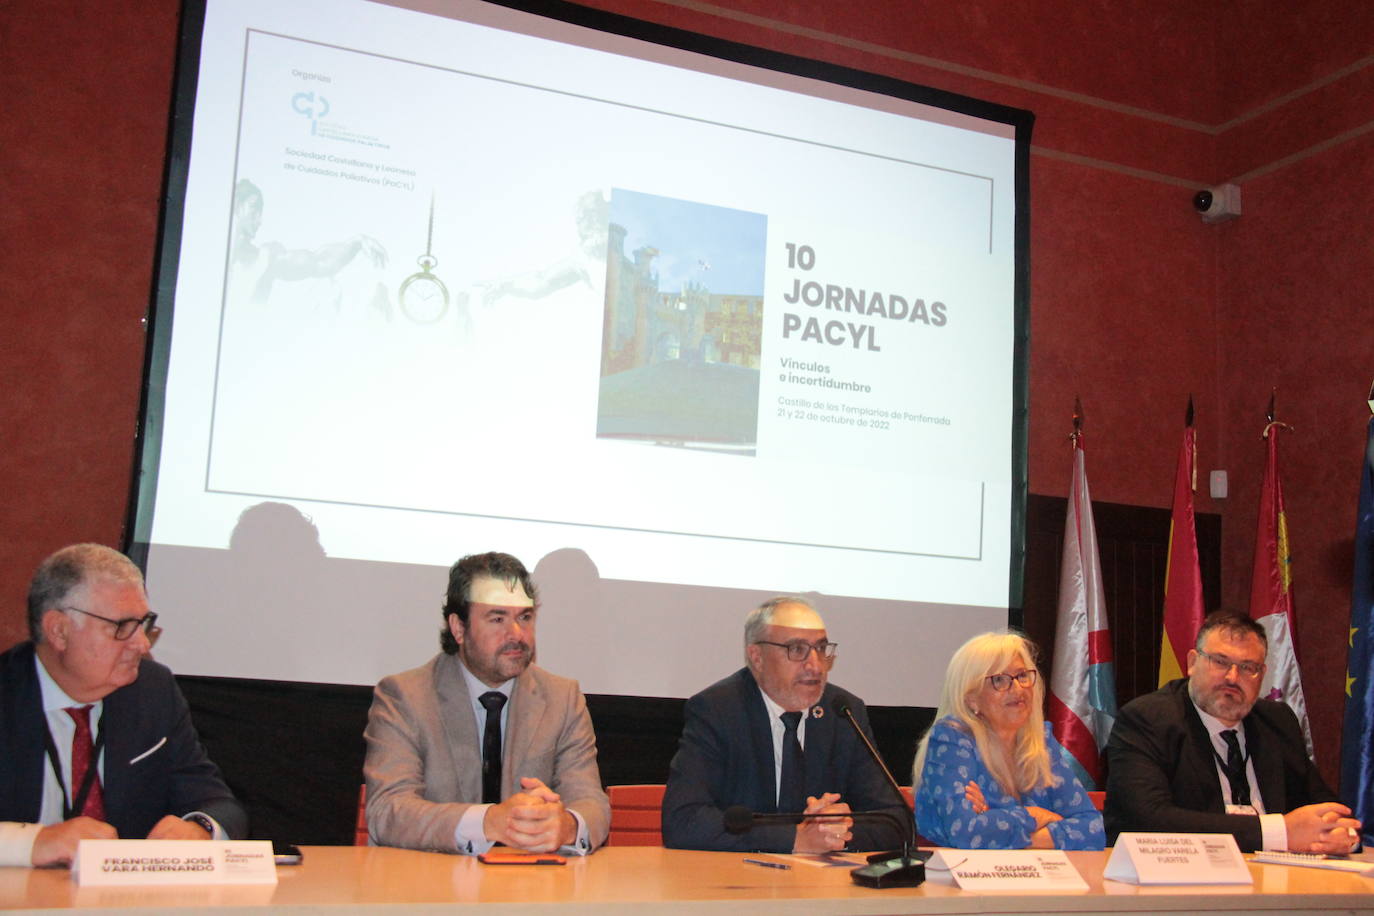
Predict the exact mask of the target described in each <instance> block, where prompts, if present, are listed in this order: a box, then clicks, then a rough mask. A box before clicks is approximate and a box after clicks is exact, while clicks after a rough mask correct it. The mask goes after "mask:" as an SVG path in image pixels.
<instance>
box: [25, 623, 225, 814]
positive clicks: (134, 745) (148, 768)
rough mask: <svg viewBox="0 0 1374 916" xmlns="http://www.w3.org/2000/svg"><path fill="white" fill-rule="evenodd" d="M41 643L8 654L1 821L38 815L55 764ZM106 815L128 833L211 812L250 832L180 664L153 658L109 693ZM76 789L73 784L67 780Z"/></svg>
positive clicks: (104, 726)
mask: <svg viewBox="0 0 1374 916" xmlns="http://www.w3.org/2000/svg"><path fill="white" fill-rule="evenodd" d="M35 664H37V661H36V659H35V657H34V646H33V643H31V642H25V643H20V644H19V645H17V646H15V647H13V648H12V649H10V650H9V651H7V652H5V653H4V654H3V655H0V761H3V765H0V821H21V822H24V823H30V824H32V823H36V822H37V821H38V817H39V808H40V807H41V805H42V801H43V779H44V769H45V768H46V767H48V766H50V764H49V763H48V757H47V754H46V753H45V751H44V741H43V734H44V732H45V731H46V729H47V719H46V717H45V716H44V714H43V697H42V694H41V692H40V690H39V686H38V674H37V672H36V670H35V668H34V665H35ZM100 730H101V732H102V733H103V734H104V736H105V748H104V751H103V753H104V761H105V769H104V779H103V782H102V784H101V786H102V789H103V791H104V796H105V819H106V821H107V822H109V824H110V825H111V826H113V827H114V828H115V829H116V830H117V831H119V835H120V837H122V838H124V839H143V838H144V837H146V836H147V835H148V831H150V830H152V829H153V825H155V824H156V823H157V822H158V821H159V820H161V819H162V818H163V817H165V816H166V815H169V814H172V815H176V816H177V817H180V816H182V815H184V814H187V813H189V812H191V811H203V812H204V813H206V814H208V815H210V816H211V817H213V818H214V819H215V820H216V821H218V822H219V824H220V826H221V827H223V828H224V830H225V832H226V833H228V834H229V836H231V837H233V838H235V839H239V838H242V837H243V836H245V835H246V834H247V832H248V815H247V814H246V813H245V812H244V810H243V806H242V805H240V804H239V803H238V801H237V800H235V798H234V795H233V793H232V792H230V791H229V787H228V786H226V785H225V784H224V780H223V779H222V778H221V777H220V773H219V769H218V768H217V767H216V766H215V765H214V764H213V763H212V762H210V759H209V758H208V757H206V755H205V749H204V748H203V747H201V745H200V739H199V737H197V735H196V731H195V728H194V727H193V726H192V725H191V712H190V710H189V709H188V708H187V706H186V699H185V698H184V697H183V696H182V695H181V690H180V688H178V687H177V684H176V680H175V679H174V678H173V677H172V672H171V671H169V670H168V669H167V668H166V667H165V666H163V665H159V664H158V663H157V662H155V661H153V660H151V659H148V658H145V659H144V660H143V662H142V664H140V666H139V670H138V678H137V679H136V680H135V681H134V682H133V683H132V684H129V685H127V686H125V687H121V688H119V689H118V690H116V691H115V692H114V693H111V694H110V695H109V696H107V697H105V700H104V709H103V712H101V715H100ZM69 788H70V787H69Z"/></svg>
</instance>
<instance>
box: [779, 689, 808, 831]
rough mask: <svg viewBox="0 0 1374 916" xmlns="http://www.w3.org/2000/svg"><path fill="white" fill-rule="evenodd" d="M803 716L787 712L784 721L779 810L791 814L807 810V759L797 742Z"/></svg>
mask: <svg viewBox="0 0 1374 916" xmlns="http://www.w3.org/2000/svg"><path fill="white" fill-rule="evenodd" d="M801 717H802V714H801V713H799V712H785V713H783V714H782V715H781V716H779V717H778V718H780V719H782V726H783V735H782V780H781V783H780V784H779V786H778V810H779V811H781V812H783V813H785V814H791V813H794V812H800V811H804V810H805V809H806V758H805V757H804V756H803V754H802V746H801V742H800V741H798V740H797V726H798V725H800V724H801Z"/></svg>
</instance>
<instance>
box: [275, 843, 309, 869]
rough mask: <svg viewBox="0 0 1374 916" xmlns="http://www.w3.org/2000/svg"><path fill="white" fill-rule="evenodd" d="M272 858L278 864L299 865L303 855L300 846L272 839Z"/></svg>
mask: <svg viewBox="0 0 1374 916" xmlns="http://www.w3.org/2000/svg"><path fill="white" fill-rule="evenodd" d="M272 858H273V859H275V860H276V863H277V864H278V865H300V864H301V859H303V858H304V856H303V855H302V854H301V848H300V847H299V846H297V845H295V844H294V843H283V842H282V841H281V840H273V841H272Z"/></svg>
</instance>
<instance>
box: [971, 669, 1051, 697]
mask: <svg viewBox="0 0 1374 916" xmlns="http://www.w3.org/2000/svg"><path fill="white" fill-rule="evenodd" d="M1039 675H1040V672H1039V671H1036V670H1035V669H1034V668H1027V669H1026V670H1025V671H1020V672H1018V673H1016V674H989V675H988V676H987V677H986V678H984V680H985V681H987V682H988V683H989V684H991V685H992V689H993V690H996V691H997V692H998V693H1005V692H1006V691H1008V690H1010V689H1011V682H1012V681H1015V682H1016V683H1017V684H1018V685H1020V686H1022V687H1027V688H1029V687H1034V686H1035V679H1036V678H1037V677H1038V676H1039Z"/></svg>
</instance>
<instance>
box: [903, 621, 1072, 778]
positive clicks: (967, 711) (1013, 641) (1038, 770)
mask: <svg viewBox="0 0 1374 916" xmlns="http://www.w3.org/2000/svg"><path fill="white" fill-rule="evenodd" d="M1038 655H1039V653H1038V652H1037V651H1036V648H1035V644H1034V643H1032V642H1031V641H1030V640H1029V639H1027V638H1026V637H1024V636H1022V635H1021V634H1020V633H983V634H981V635H979V636H975V637H973V638H972V639H970V640H969V641H968V642H966V643H964V644H963V645H962V646H960V647H959V649H958V651H956V652H955V653H954V657H953V658H951V659H950V660H949V667H948V668H947V669H946V670H945V686H944V689H943V690H942V691H941V693H940V706H939V708H938V709H937V710H936V711H935V722H939V721H940V720H941V719H944V718H946V717H949V718H952V719H953V720H954V722H955V724H956V725H958V726H959V727H960V728H962V729H963V730H964V731H965V732H967V733H968V734H969V735H970V736H972V738H973V741H974V744H976V745H977V746H978V755H979V756H980V757H982V758H983V765H984V766H986V767H987V768H988V771H989V772H991V773H992V775H993V778H994V779H996V780H997V782H998V783H999V784H1001V786H1002V788H1003V789H1005V790H1006V792H1007V794H1009V795H1011V796H1013V797H1015V798H1020V797H1021V794H1022V793H1023V792H1028V791H1030V790H1031V789H1034V788H1038V787H1040V786H1052V785H1055V784H1056V782H1057V780H1056V779H1055V776H1054V771H1053V769H1052V768H1051V766H1050V754H1049V749H1048V747H1047V746H1046V744H1045V678H1044V677H1043V676H1041V677H1037V678H1036V679H1035V686H1034V687H1033V688H1032V689H1031V701H1030V716H1029V717H1027V719H1026V724H1025V725H1023V726H1021V730H1020V731H1019V732H1017V735H1016V745H1015V747H1012V748H1009V749H1008V750H1010V751H1011V754H1010V757H1011V763H1010V765H1009V764H1008V761H1007V757H1008V755H1007V754H1006V753H1004V752H1003V746H1002V742H1001V741H1000V740H998V738H997V737H996V736H995V735H994V734H993V733H992V731H991V729H989V728H988V726H987V723H986V722H985V721H984V720H983V719H982V718H981V717H980V716H979V715H978V714H977V713H976V712H974V711H973V707H972V705H971V704H970V703H969V701H970V699H972V698H973V697H975V696H976V695H977V694H978V692H979V691H980V690H982V689H983V684H984V682H985V680H984V679H985V678H987V677H988V675H991V674H1000V673H1001V672H1003V671H1005V670H1006V669H1007V666H1008V665H1010V664H1011V663H1012V662H1013V661H1020V662H1022V663H1023V664H1024V665H1025V666H1026V667H1027V668H1029V669H1035V668H1036V664H1035V660H1036V657H1037V656H1038ZM934 727H935V726H934V723H932V725H931V729H932V730H933V729H934ZM929 744H930V731H929V730H927V732H926V734H925V736H924V737H923V738H921V745H920V747H919V748H918V749H917V751H916V763H915V766H914V767H913V768H912V774H911V784H912V785H913V786H919V785H920V784H921V771H922V770H923V769H924V768H925V762H926V750H927V748H928V746H929Z"/></svg>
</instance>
